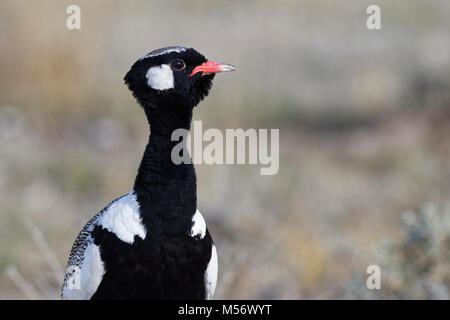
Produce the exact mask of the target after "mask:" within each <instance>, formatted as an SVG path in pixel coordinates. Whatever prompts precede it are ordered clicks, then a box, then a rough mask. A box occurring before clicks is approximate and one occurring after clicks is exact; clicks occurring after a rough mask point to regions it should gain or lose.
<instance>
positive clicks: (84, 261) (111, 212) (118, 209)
mask: <svg viewBox="0 0 450 320" xmlns="http://www.w3.org/2000/svg"><path fill="white" fill-rule="evenodd" d="M97 226H101V227H102V228H104V229H107V230H108V231H110V232H112V233H114V234H115V235H116V236H117V237H118V238H119V239H120V240H122V241H124V242H127V243H133V241H134V237H135V236H136V235H137V236H139V237H141V238H142V239H144V238H145V235H146V230H145V227H144V226H143V225H142V223H141V217H140V213H139V205H138V202H137V200H136V196H135V194H134V192H133V191H132V192H130V193H129V194H127V195H125V196H122V197H120V198H118V199H116V200H114V201H113V202H111V203H110V204H109V205H108V206H106V207H105V208H104V209H103V210H101V211H100V212H99V213H97V214H96V215H95V216H94V217H92V219H90V220H89V221H88V223H87V224H86V225H85V226H84V227H83V229H82V230H81V231H80V233H79V234H78V236H77V238H76V240H75V242H74V244H73V246H72V251H71V253H70V256H69V261H68V265H67V270H66V274H65V276H64V282H63V286H62V294H61V297H62V299H69V300H85V299H90V298H91V297H92V296H93V295H94V293H95V292H96V290H97V288H98V286H99V284H100V282H101V281H102V278H103V275H104V272H105V271H104V264H103V261H102V259H101V252H100V251H101V248H100V247H99V246H98V245H96V244H95V239H94V238H93V234H92V232H93V231H94V229H95V227H97Z"/></svg>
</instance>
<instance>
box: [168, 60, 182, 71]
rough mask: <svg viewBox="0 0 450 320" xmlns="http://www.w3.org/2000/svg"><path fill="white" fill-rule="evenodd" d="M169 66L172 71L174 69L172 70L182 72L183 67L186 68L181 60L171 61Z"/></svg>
mask: <svg viewBox="0 0 450 320" xmlns="http://www.w3.org/2000/svg"><path fill="white" fill-rule="evenodd" d="M170 66H171V67H172V69H174V70H178V71H179V70H183V69H184V68H185V67H186V65H185V64H184V61H183V60H180V59H178V60H173V61H172V62H171V63H170Z"/></svg>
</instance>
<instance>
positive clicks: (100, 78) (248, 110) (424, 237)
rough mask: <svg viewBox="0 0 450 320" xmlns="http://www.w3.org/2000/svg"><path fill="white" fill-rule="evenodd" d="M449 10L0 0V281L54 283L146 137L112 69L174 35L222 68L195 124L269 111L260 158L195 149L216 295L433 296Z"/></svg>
mask: <svg viewBox="0 0 450 320" xmlns="http://www.w3.org/2000/svg"><path fill="white" fill-rule="evenodd" d="M375 2H376V4H378V5H379V6H380V7H381V10H382V13H381V19H382V20H381V21H382V30H373V31H371V30H368V29H367V27H366V19H367V17H368V15H367V14H366V9H367V7H368V6H369V5H370V4H373V3H375ZM70 4H77V5H79V6H80V7H81V30H68V29H67V28H66V19H67V17H68V15H67V14H66V8H67V7H68V6H69V5H70ZM449 15H450V2H449V1H446V0H441V1H438V0H429V1H419V0H397V1H382V0H378V1H361V0H352V1H350V0H348V1H339V2H338V1H332V0H326V1H325V0H322V1H315V0H303V1H292V0H285V1H277V2H276V3H275V2H273V1H268V0H263V1H261V0H259V1H256V0H254V1H253V0H252V1H245V2H243V1H234V0H231V1H226V2H225V1H218V0H212V1H170V2H168V1H137V0H134V1H127V2H124V1H101V0H97V1H87V0H77V1H61V0H58V1H57V0H44V1H39V2H37V1H25V0H14V1H12V0H0V70H1V72H0V298H1V299H35V298H42V299H57V298H59V291H60V286H61V282H62V278H63V275H62V273H63V270H64V269H65V267H66V262H67V258H68V255H69V252H70V249H71V246H72V243H73V240H74V239H75V237H76V235H77V234H78V232H79V230H80V229H81V227H82V226H83V224H84V223H85V222H86V221H87V220H88V219H89V218H90V217H92V216H93V215H94V214H95V213H97V212H98V211H99V210H100V209H102V208H103V207H104V206H105V205H106V204H107V203H109V202H110V201H111V200H113V199H114V198H116V197H118V196H121V195H123V194H125V193H128V192H129V190H130V188H131V187H132V185H133V182H134V177H135V174H136V171H137V167H138V165H139V162H140V159H141V155H142V153H143V150H144V147H145V145H146V143H147V139H148V127H147V122H146V119H145V116H144V113H143V111H142V110H141V108H140V107H138V105H137V104H136V102H135V100H134V99H133V98H132V96H131V94H130V92H129V91H128V90H127V88H126V87H125V86H124V85H123V80H122V79H123V76H124V75H125V73H126V72H127V71H128V70H129V68H130V66H131V65H132V64H133V63H134V61H135V60H137V59H138V58H139V57H141V56H143V55H145V54H146V53H148V52H149V51H151V50H153V49H156V48H160V47H165V46H170V45H185V46H189V47H194V48H196V49H197V50H199V51H200V52H202V53H204V54H205V55H206V56H207V57H208V58H210V59H213V60H218V61H225V62H229V63H231V64H233V65H235V66H237V67H238V71H237V72H235V73H233V74H226V75H223V76H218V77H216V78H215V80H214V84H215V88H214V89H213V90H212V91H211V94H210V96H209V97H208V98H207V99H206V100H205V101H204V102H203V103H202V104H201V105H200V106H199V107H198V108H196V110H195V116H194V117H195V119H196V120H203V127H204V130H205V129H207V128H219V129H225V128H269V129H270V128H279V129H280V170H279V173H278V174H277V175H274V176H261V175H260V173H259V166H256V165H215V166H208V165H197V166H196V170H197V176H198V208H199V209H200V210H201V211H202V213H203V214H204V216H205V218H206V220H207V223H208V227H209V229H210V232H211V234H212V235H213V237H214V239H215V242H216V244H217V247H218V253H219V280H218V285H217V290H216V294H215V298H216V299H322V298H335V299H351V298H363V299H386V298H394V299H397V298H398V299H407V298H408V299H420V298H425V299H449V298H450V202H448V201H449V200H450V139H449V137H450V20H449V19H448V17H449ZM369 265H379V266H380V268H381V286H382V289H381V290H369V289H367V287H366V279H367V277H368V276H369V275H368V274H367V273H366V268H367V267H368V266H369Z"/></svg>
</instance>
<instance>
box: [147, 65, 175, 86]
mask: <svg viewBox="0 0 450 320" xmlns="http://www.w3.org/2000/svg"><path fill="white" fill-rule="evenodd" d="M145 77H146V78H147V84H148V86H149V87H150V88H153V89H155V90H167V89H172V88H173V87H174V79H173V72H172V69H171V68H170V66H169V65H168V64H162V65H160V66H156V67H151V68H150V69H148V71H147V74H146V75H145Z"/></svg>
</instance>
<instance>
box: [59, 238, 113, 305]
mask: <svg viewBox="0 0 450 320" xmlns="http://www.w3.org/2000/svg"><path fill="white" fill-rule="evenodd" d="M89 241H90V244H89V245H88V246H87V247H86V250H85V251H84V257H83V263H82V264H81V267H78V266H70V265H69V266H68V267H67V271H66V272H67V274H69V277H68V279H67V282H66V285H65V286H64V287H63V292H62V298H63V299H65V300H87V299H90V298H91V297H92V296H93V295H94V293H95V292H96V291H97V288H98V286H99V285H100V282H102V279H103V275H104V274H105V268H104V266H103V261H102V259H101V257H100V248H99V247H98V246H97V245H96V244H94V243H93V242H92V239H90V240H89Z"/></svg>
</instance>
